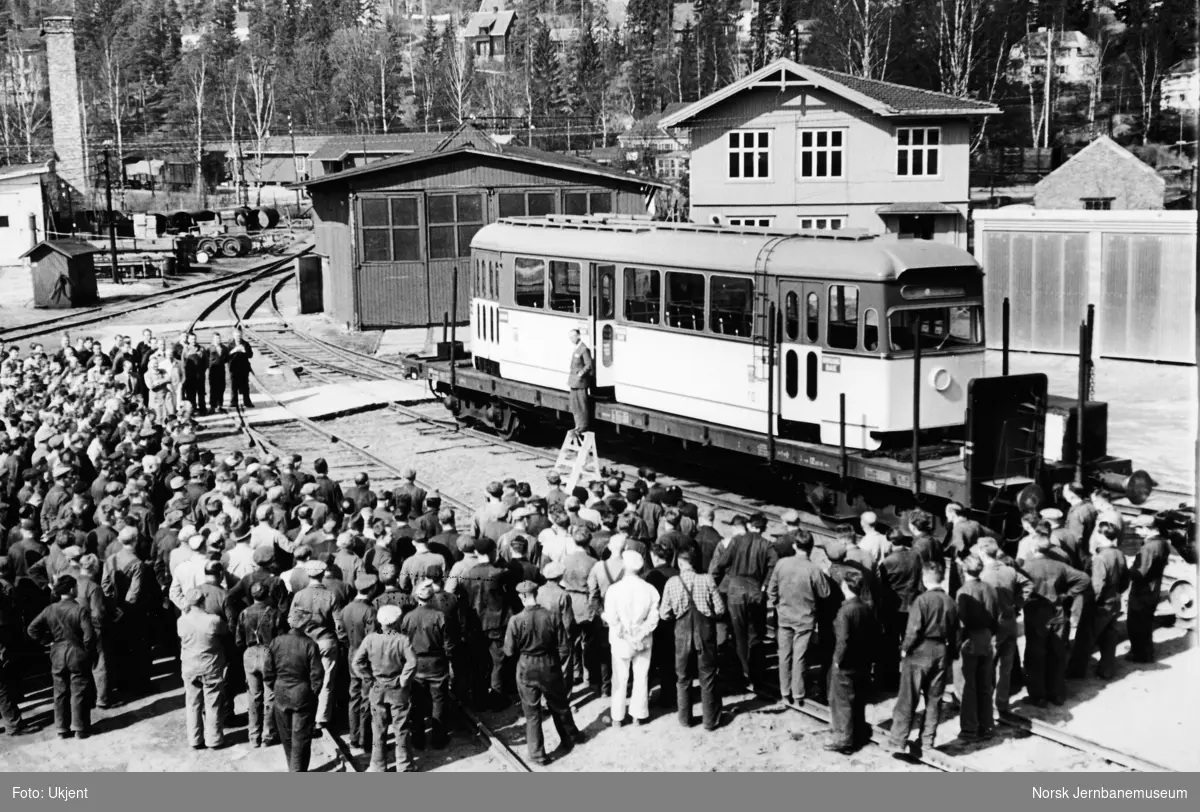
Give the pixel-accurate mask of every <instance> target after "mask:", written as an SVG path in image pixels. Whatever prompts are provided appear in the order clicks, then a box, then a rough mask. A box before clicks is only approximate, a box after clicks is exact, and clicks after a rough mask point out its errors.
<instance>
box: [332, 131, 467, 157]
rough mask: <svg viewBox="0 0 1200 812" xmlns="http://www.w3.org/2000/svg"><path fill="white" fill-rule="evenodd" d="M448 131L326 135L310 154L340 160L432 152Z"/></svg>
mask: <svg viewBox="0 0 1200 812" xmlns="http://www.w3.org/2000/svg"><path fill="white" fill-rule="evenodd" d="M445 137H446V134H445V133H388V134H386V135H378V134H377V135H335V136H333V137H331V138H326V139H325V141H324V143H322V144H321V146H319V147H317V149H316V150H314V151H313V153H312V154H311V155H309V156H308V157H309V158H310V159H311V160H314V161H341V160H344V159H345V158H346V157H347V156H349V155H362V154H364V153H366V154H367V155H381V154H382V155H411V154H413V153H422V152H432V151H433V150H434V149H435V148H436V147H437V145H438V144H440V143H441V142H442V140H443V139H445Z"/></svg>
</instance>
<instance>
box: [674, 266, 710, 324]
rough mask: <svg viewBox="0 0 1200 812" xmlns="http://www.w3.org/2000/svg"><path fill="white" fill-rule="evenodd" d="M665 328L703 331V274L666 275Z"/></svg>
mask: <svg viewBox="0 0 1200 812" xmlns="http://www.w3.org/2000/svg"><path fill="white" fill-rule="evenodd" d="M667 326H668V327H677V328H679V329H680V330H699V331H703V330H704V274H700V273H676V272H670V273H668V274H667Z"/></svg>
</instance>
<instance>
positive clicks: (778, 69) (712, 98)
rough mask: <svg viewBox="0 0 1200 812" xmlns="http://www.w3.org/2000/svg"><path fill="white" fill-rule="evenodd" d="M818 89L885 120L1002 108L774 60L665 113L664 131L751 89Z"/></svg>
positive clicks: (963, 113) (683, 124)
mask: <svg viewBox="0 0 1200 812" xmlns="http://www.w3.org/2000/svg"><path fill="white" fill-rule="evenodd" d="M804 87H808V88H820V89H823V90H827V91H829V92H831V93H834V94H836V95H838V96H841V97H842V98H843V99H846V100H847V101H849V102H852V103H854V104H858V105H860V106H862V107H865V108H867V109H868V110H870V111H871V112H873V113H875V114H876V115H879V116H883V117H885V118H894V117H897V116H917V115H920V116H975V115H988V114H995V113H999V112H1000V108H998V107H996V106H995V105H992V104H988V103H986V102H981V101H976V100H974V99H963V98H959V97H957V96H951V95H949V94H946V93H935V92H934V91H932V90H921V89H920V88H916V87H908V86H907V85H897V84H893V83H892V82H881V81H879V80H877V79H863V78H860V77H858V76H851V75H850V74H848V73H839V72H838V71H833V70H827V69H826V68H815V67H812V66H811V65H801V64H799V63H797V62H793V61H792V60H790V59H777V60H775V61H774V62H772V63H771V64H770V65H767V66H765V67H763V68H760V69H759V70H757V71H755V72H754V73H751V74H750V75H749V76H746V77H745V78H744V79H740V80H739V81H737V82H734V83H733V84H730V85H726V86H725V87H723V88H721V89H720V90H718V91H716V92H714V93H710V94H709V95H707V96H705V97H704V98H703V99H700V100H699V101H696V102H693V103H692V104H689V105H688V106H686V107H685V108H683V109H682V110H679V111H677V112H675V113H672V114H670V115H665V116H663V118H662V119H661V121H660V122H659V126H662V127H680V126H685V125H686V124H687V122H689V121H691V120H692V119H693V118H696V117H697V116H699V115H701V114H702V113H704V112H705V111H706V110H708V109H709V108H711V107H714V106H716V105H718V104H720V103H721V102H723V101H726V100H727V99H730V98H732V97H733V96H736V95H737V94H739V93H741V92H742V91H744V90H750V89H752V88H772V89H775V90H780V91H782V90H786V89H790V88H804Z"/></svg>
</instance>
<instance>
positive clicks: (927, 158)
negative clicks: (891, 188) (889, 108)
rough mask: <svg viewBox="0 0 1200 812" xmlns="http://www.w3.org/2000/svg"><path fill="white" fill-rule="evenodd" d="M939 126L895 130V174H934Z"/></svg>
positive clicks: (911, 175) (940, 131) (936, 166)
mask: <svg viewBox="0 0 1200 812" xmlns="http://www.w3.org/2000/svg"><path fill="white" fill-rule="evenodd" d="M941 142H942V129H941V128H940V127H901V128H900V129H898V130H896V174H897V175H903V176H909V177H915V176H917V175H922V176H924V175H936V174H938V172H940V171H941V170H940V169H939V167H938V158H939V157H940V156H939V155H938V152H939V150H940V148H941Z"/></svg>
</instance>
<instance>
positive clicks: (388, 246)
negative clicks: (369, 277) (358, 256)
mask: <svg viewBox="0 0 1200 812" xmlns="http://www.w3.org/2000/svg"><path fill="white" fill-rule="evenodd" d="M361 207H362V208H361V211H362V227H361V230H362V258H363V262H411V261H417V260H420V259H421V227H420V226H421V224H420V212H419V209H418V202H417V198H416V197H391V198H385V197H374V198H371V197H368V198H363V199H362V202H361Z"/></svg>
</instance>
